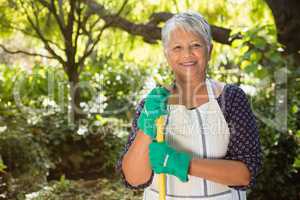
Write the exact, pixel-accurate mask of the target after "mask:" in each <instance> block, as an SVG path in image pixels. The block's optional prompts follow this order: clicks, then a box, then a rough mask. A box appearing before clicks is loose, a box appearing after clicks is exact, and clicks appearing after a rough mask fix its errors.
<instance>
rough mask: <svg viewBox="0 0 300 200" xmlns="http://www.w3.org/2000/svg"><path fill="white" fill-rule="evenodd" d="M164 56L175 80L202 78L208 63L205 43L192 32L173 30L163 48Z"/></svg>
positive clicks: (180, 29) (179, 29)
mask: <svg viewBox="0 0 300 200" xmlns="http://www.w3.org/2000/svg"><path fill="white" fill-rule="evenodd" d="M165 56H166V58H167V61H168V63H169V65H170V66H171V68H172V70H173V72H174V73H175V76H176V79H181V80H185V81H188V80H191V79H194V78H197V79H199V78H204V77H205V69H206V65H207V62H208V58H209V56H208V51H207V46H206V43H205V42H204V40H203V39H201V38H200V37H199V36H198V35H196V34H195V33H193V32H189V31H186V30H184V29H182V28H176V29H174V30H173V31H172V32H171V34H170V38H169V41H168V44H167V46H166V48H165Z"/></svg>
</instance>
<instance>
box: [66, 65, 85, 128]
mask: <svg viewBox="0 0 300 200" xmlns="http://www.w3.org/2000/svg"><path fill="white" fill-rule="evenodd" d="M68 77H69V86H70V88H69V94H70V101H69V105H70V108H69V122H71V123H73V124H74V123H76V122H78V120H79V119H80V118H81V117H82V115H83V112H82V110H81V108H80V86H79V73H78V72H77V70H71V71H70V73H68Z"/></svg>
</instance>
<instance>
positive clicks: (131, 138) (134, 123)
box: [116, 99, 154, 189]
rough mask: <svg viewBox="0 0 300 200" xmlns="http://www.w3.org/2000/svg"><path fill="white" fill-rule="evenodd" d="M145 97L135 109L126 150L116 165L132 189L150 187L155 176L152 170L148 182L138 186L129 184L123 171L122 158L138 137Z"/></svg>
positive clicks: (126, 185) (127, 185)
mask: <svg viewBox="0 0 300 200" xmlns="http://www.w3.org/2000/svg"><path fill="white" fill-rule="evenodd" d="M144 103H145V101H144V99H143V100H142V101H141V102H140V103H139V104H138V106H137V108H136V111H135V116H134V119H133V121H132V126H131V132H130V134H129V136H128V139H127V143H126V145H125V148H124V151H123V152H122V153H121V155H120V158H119V160H118V162H117V165H116V171H117V172H120V174H121V180H122V182H123V183H124V185H125V187H127V188H130V189H144V188H146V187H148V186H149V185H150V184H151V183H152V179H153V176H154V173H153V171H152V175H151V177H150V179H149V180H148V181H147V182H146V183H143V184H141V185H137V186H133V185H131V184H129V183H128V182H127V180H126V178H125V175H124V173H123V170H122V160H123V157H124V155H125V154H126V153H127V151H128V149H129V147H130V145H131V144H132V142H133V141H134V139H135V137H136V133H137V131H138V128H137V120H138V118H139V116H140V114H141V111H142V109H143V107H144Z"/></svg>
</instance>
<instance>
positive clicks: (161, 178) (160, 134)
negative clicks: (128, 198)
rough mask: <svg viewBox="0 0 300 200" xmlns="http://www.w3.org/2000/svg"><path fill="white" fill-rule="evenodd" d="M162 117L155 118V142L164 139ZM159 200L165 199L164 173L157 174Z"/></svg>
mask: <svg viewBox="0 0 300 200" xmlns="http://www.w3.org/2000/svg"><path fill="white" fill-rule="evenodd" d="M164 124H165V123H164V118H163V117H162V116H160V117H159V118H158V119H157V120H156V128H157V132H156V140H157V142H163V141H164V133H163V131H164ZM158 180H159V200H166V175H165V174H159V179H158Z"/></svg>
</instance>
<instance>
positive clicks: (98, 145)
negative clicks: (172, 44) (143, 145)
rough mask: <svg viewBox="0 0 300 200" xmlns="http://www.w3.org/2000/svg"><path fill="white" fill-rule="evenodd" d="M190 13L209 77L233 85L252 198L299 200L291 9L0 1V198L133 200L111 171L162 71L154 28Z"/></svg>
mask: <svg viewBox="0 0 300 200" xmlns="http://www.w3.org/2000/svg"><path fill="white" fill-rule="evenodd" d="M187 9H192V10H195V11H198V12H200V13H202V14H203V15H204V17H205V18H206V19H207V20H208V21H209V23H210V24H211V25H212V34H213V40H214V49H213V54H212V59H211V61H210V63H209V67H208V74H209V76H210V77H212V78H214V79H217V80H219V81H223V82H226V83H235V84H238V85H239V86H240V87H241V88H242V89H244V91H245V92H246V93H247V95H248V96H249V101H250V103H251V106H252V109H253V111H254V113H255V115H256V117H257V122H258V125H259V129H260V137H261V144H262V150H263V167H262V169H261V170H260V173H259V175H258V178H257V184H256V186H255V187H254V188H251V190H249V191H248V192H249V193H248V199H250V200H254V199H255V200H281V199H285V200H288V199H299V198H300V193H299V191H300V181H299V180H300V175H299V168H300V155H299V141H300V76H299V75H300V13H299V10H300V2H299V1H297V0H286V1H280V0H247V1H246V0H227V1H225V0H219V1H209V0H201V1H199V0H172V1H170V0H168V1H167V0H142V1H141V0H113V1H111V0H0V199H18V200H19V199H26V200H38V199H51V200H52V199H53V200H54V199H55V200H56V199H63V200H65V199H66V200H69V199H70V200H71V199H72V200H74V199H75V200H77V199H78V200H79V199H105V200H110V199H141V194H142V191H138V190H137V191H132V190H129V189H127V188H125V187H124V185H123V184H122V181H121V180H120V174H119V173H118V172H117V171H116V170H115V165H116V162H117V160H118V158H119V155H120V153H121V152H122V151H123V148H124V145H125V143H126V141H127V136H128V134H129V132H130V130H131V120H132V118H133V116H134V112H135V107H136V105H137V103H138V102H139V101H140V100H141V98H142V97H143V96H144V95H145V94H146V93H147V92H148V91H149V90H150V89H151V88H153V87H155V85H156V84H157V83H163V84H165V85H168V84H170V83H171V82H172V73H171V72H170V69H169V67H168V65H167V63H166V60H165V58H164V56H163V51H162V46H161V41H160V30H161V27H162V25H163V24H164V22H165V21H166V20H167V19H169V18H170V17H171V16H172V15H173V14H175V13H177V12H181V11H185V10H187Z"/></svg>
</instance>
